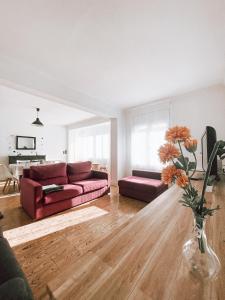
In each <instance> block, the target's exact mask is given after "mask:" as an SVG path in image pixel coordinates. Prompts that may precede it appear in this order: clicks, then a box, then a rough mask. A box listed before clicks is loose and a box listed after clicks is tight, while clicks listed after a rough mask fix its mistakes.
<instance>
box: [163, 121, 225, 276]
mask: <svg viewBox="0 0 225 300" xmlns="http://www.w3.org/2000/svg"><path fill="white" fill-rule="evenodd" d="M165 138H166V140H167V143H166V144H165V145H163V146H161V147H160V149H159V157H160V160H161V162H162V163H163V164H167V166H166V167H165V168H164V169H163V170H162V181H163V182H164V183H166V184H171V183H176V184H177V185H178V186H179V187H180V188H182V189H183V195H182V198H181V200H180V203H181V204H182V205H183V206H185V207H188V208H190V209H191V210H192V213H193V220H194V222H193V223H194V231H193V233H194V235H193V237H192V238H191V239H190V240H188V241H187V242H186V243H185V244H184V246H183V254H184V257H185V260H186V262H187V265H188V266H189V268H190V270H191V271H192V272H193V273H195V274H196V275H198V276H200V277H201V278H202V277H204V278H207V279H214V278H216V276H217V274H218V272H219V270H220V262H219V259H218V257H217V256H216V254H215V252H214V251H213V250H212V249H211V247H210V246H209V245H208V243H207V237H206V233H205V222H206V219H207V217H210V216H212V215H213V214H214V212H215V211H216V210H218V209H219V206H216V207H213V208H211V207H208V205H207V201H206V198H205V192H206V188H207V183H208V182H209V174H210V171H211V167H212V162H213V160H214V158H215V157H216V155H217V154H218V153H222V152H223V150H224V146H225V142H223V141H218V142H217V143H216V144H215V145H214V149H213V151H212V154H211V156H210V159H209V163H208V168H207V171H206V175H205V178H204V182H203V187H202V190H201V191H199V190H198V189H197V188H196V187H195V186H193V185H192V182H191V178H192V177H193V175H194V173H195V171H196V166H197V159H196V154H195V152H196V149H197V140H196V139H193V138H192V137H191V134H190V130H189V129H188V128H186V127H183V126H175V127H173V128H170V129H169V130H168V131H167V132H166V136H165ZM184 148H185V149H186V150H187V151H188V152H189V153H190V154H191V155H192V157H193V161H192V160H190V159H189V158H188V157H185V156H184V151H183V150H184ZM224 153H225V151H224Z"/></svg>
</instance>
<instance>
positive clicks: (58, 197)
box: [44, 184, 83, 204]
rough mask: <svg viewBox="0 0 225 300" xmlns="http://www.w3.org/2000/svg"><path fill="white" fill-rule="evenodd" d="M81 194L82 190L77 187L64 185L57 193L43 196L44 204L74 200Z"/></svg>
mask: <svg viewBox="0 0 225 300" xmlns="http://www.w3.org/2000/svg"><path fill="white" fill-rule="evenodd" d="M82 193H83V189H82V187H81V186H79V185H74V184H66V185H64V189H63V190H62V191H57V192H53V193H50V194H48V195H45V196H44V204H50V203H55V202H58V201H62V200H67V199H71V198H74V197H76V196H78V195H81V194H82Z"/></svg>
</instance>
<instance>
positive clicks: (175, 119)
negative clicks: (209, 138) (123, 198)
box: [124, 84, 225, 175]
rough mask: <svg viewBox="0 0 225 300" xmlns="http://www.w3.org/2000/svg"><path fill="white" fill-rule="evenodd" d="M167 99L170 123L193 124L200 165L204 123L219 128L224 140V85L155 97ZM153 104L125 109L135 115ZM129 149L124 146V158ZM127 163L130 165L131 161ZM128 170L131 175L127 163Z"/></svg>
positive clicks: (218, 131)
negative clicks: (165, 97) (170, 95)
mask: <svg viewBox="0 0 225 300" xmlns="http://www.w3.org/2000/svg"><path fill="white" fill-rule="evenodd" d="M165 102H169V103H170V125H171V126H175V125H180V126H182V125H183V126H187V127H188V128H190V130H191V134H192V136H193V137H195V138H197V140H198V150H197V153H196V154H197V159H198V169H201V136H202V134H203V133H204V130H205V127H206V126H207V125H208V126H212V127H214V128H215V129H216V132H217V139H223V140H225V86H224V85H222V84H221V85H215V86H212V87H208V88H205V89H201V90H197V91H193V92H190V93H187V94H185V95H181V96H176V97H172V98H170V99H162V100H160V101H156V102H155V105H157V104H158V103H165ZM152 105H154V103H152V102H150V103H147V104H145V105H140V106H137V107H135V108H133V109H129V110H126V113H128V112H129V111H132V116H133V118H134V117H135V114H140V112H143V113H147V111H149V110H150V109H152ZM127 126H129V125H128V121H127V120H126V128H127ZM127 129H129V128H127ZM127 131H128V130H127ZM126 136H128V133H126ZM126 147H129V144H128V141H126ZM126 153H127V151H126V149H125V148H124V155H125V156H124V157H125V160H126V159H129V158H128V156H127V155H126ZM126 165H129V162H128V163H127V164H126ZM125 174H126V175H128V168H127V166H126V169H125Z"/></svg>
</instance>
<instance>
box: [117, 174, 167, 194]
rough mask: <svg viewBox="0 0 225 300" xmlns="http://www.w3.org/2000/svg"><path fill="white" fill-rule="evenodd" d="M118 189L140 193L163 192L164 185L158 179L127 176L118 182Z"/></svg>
mask: <svg viewBox="0 0 225 300" xmlns="http://www.w3.org/2000/svg"><path fill="white" fill-rule="evenodd" d="M118 185H119V187H121V188H128V189H135V190H139V191H141V192H159V191H160V190H164V187H165V185H164V183H163V182H162V181H161V180H158V179H150V178H144V177H138V176H128V177H125V178H123V179H121V180H119V182H118Z"/></svg>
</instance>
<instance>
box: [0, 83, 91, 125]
mask: <svg viewBox="0 0 225 300" xmlns="http://www.w3.org/2000/svg"><path fill="white" fill-rule="evenodd" d="M36 107H38V108H40V113H39V118H40V120H41V122H42V123H44V125H61V126H65V125H69V124H72V123H76V122H80V121H83V120H86V119H90V118H92V117H94V116H95V115H93V114H90V113H88V112H85V111H82V110H79V109H76V108H74V107H69V106H66V105H63V104H60V103H55V102H52V101H49V100H47V99H44V98H41V97H37V96H34V95H31V94H27V93H23V92H21V91H17V90H15V89H11V88H8V87H5V86H1V85H0V113H1V118H2V117H4V116H3V115H2V113H6V112H7V114H8V118H9V120H10V122H12V121H13V116H15V114H16V116H19V117H20V119H21V120H25V121H26V122H27V123H29V124H31V123H32V122H33V121H34V120H35V119H36ZM8 112H9V113H8Z"/></svg>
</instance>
